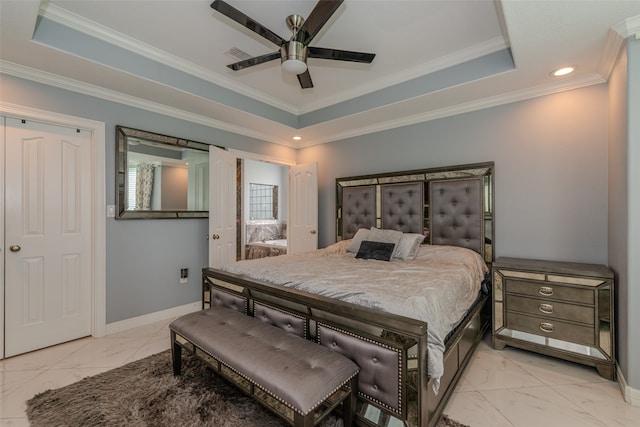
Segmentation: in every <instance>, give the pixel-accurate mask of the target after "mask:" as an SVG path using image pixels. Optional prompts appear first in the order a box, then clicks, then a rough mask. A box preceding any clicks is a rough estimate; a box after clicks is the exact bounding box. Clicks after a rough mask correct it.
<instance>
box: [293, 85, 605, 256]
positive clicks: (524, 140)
mask: <svg viewBox="0 0 640 427" xmlns="http://www.w3.org/2000/svg"><path fill="white" fill-rule="evenodd" d="M490 160H493V161H495V163H496V175H495V198H496V200H495V203H496V206H495V218H496V230H495V238H496V246H495V254H496V256H501V255H507V256H520V257H529V258H541V259H555V260H569V261H580V262H595V263H607V86H606V85H597V86H591V87H588V88H584V89H580V90H574V91H568V92H562V93H559V94H555V95H550V96H545V97H540V98H536V99H532V100H528V101H523V102H518V103H514V104H510V105H505V106H500V107H495V108H490V109H485V110H482V111H476V112H472V113H467V114H461V115H458V116H455V117H448V118H443V119H438V120H434V121H430V122H427V123H421V124H416V125H412V126H407V127H403V128H399V129H395V130H389V131H385V132H379V133H376V134H372V135H366V136H362V137H357V138H351V139H348V140H343V141H339V142H335V143H331V144H324V145H319V146H314V147H309V148H305V149H302V150H300V152H299V156H298V161H299V162H301V163H307V162H312V161H318V164H319V187H320V188H319V197H320V200H319V202H320V203H319V206H320V212H319V221H320V224H319V232H320V235H319V238H320V246H326V245H327V244H329V243H331V242H333V241H334V240H335V221H334V219H333V218H334V216H335V212H334V209H335V200H334V199H335V179H336V178H338V177H342V176H353V175H360V174H368V173H378V172H387V171H397V170H407V169H418V168H425V167H432V166H446V165H455V164H464V163H476V162H482V161H490Z"/></svg>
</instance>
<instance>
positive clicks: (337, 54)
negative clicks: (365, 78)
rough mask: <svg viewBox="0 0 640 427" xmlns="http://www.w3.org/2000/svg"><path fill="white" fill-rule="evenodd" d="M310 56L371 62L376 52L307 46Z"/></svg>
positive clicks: (308, 55)
mask: <svg viewBox="0 0 640 427" xmlns="http://www.w3.org/2000/svg"><path fill="white" fill-rule="evenodd" d="M307 57H308V58H320V59H333V60H336V61H349V62H364V63H367V64H371V62H372V61H373V58H375V57H376V54H375V53H364V52H351V51H348V50H339V49H325V48H323V47H312V46H309V47H307Z"/></svg>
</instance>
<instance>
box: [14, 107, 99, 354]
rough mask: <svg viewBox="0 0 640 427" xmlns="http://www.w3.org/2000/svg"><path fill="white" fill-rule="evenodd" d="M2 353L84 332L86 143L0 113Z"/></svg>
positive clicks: (88, 271) (88, 218)
mask: <svg viewBox="0 0 640 427" xmlns="http://www.w3.org/2000/svg"><path fill="white" fill-rule="evenodd" d="M5 129H6V130H5V132H6V134H5V145H6V148H5V149H6V156H5V240H4V243H5V245H4V251H5V357H10V356H13V355H16V354H20V353H24V352H28V351H31V350H36V349H39V348H43V347H47V346H50V345H54V344H58V343H61V342H65V341H69V340H73V339H76V338H80V337H84V336H88V335H91V313H92V308H91V302H92V295H91V288H92V262H93V261H92V256H91V255H92V248H91V242H92V228H93V224H92V215H93V213H92V192H91V185H92V171H91V150H92V140H91V134H90V132H88V131H77V130H76V129H71V128H67V127H59V126H53V125H48V124H43V123H38V122H33V121H26V122H24V121H21V120H18V119H13V118H7V119H6V128H5Z"/></svg>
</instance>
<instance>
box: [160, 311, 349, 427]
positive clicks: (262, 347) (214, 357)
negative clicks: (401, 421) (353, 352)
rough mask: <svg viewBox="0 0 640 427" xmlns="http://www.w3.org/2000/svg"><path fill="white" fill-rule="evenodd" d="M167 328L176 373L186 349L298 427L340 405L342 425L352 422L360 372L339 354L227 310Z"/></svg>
mask: <svg viewBox="0 0 640 427" xmlns="http://www.w3.org/2000/svg"><path fill="white" fill-rule="evenodd" d="M169 328H170V330H171V351H172V357H173V372H174V375H179V374H180V369H181V349H182V348H185V349H187V350H189V351H191V352H193V353H194V354H195V355H197V356H198V357H200V358H201V359H203V360H205V361H207V362H208V363H209V364H210V365H211V366H212V367H214V368H215V369H216V371H217V372H218V373H219V374H221V375H222V376H224V377H225V378H227V379H229V380H231V381H233V382H234V383H235V384H236V385H238V386H239V387H240V389H241V390H243V391H244V392H245V393H247V394H249V395H252V396H253V397H254V398H256V400H257V401H258V402H260V403H261V404H263V405H265V406H267V407H268V408H270V409H271V410H272V411H273V412H274V413H276V414H277V415H279V416H281V417H282V418H283V419H285V420H286V421H288V422H289V423H290V424H292V425H294V426H296V427H310V426H313V425H316V424H317V423H318V422H319V421H320V420H321V419H322V418H324V417H325V416H326V415H327V414H328V413H329V412H331V410H333V409H334V408H336V407H338V406H339V405H340V404H342V413H343V420H344V425H345V426H351V425H352V424H353V420H354V418H355V403H356V393H357V379H356V377H357V374H358V371H359V368H358V366H357V365H356V364H355V363H353V362H352V361H351V360H349V359H347V358H346V357H344V356H342V355H340V354H339V353H337V352H334V351H332V350H330V349H328V348H326V347H324V346H322V345H319V344H316V343H314V342H312V341H309V340H307V339H305V338H302V337H299V336H297V335H294V334H291V333H289V332H287V331H286V330H284V329H282V328H280V327H277V326H273V325H271V324H269V323H265V322H263V321H262V320H259V319H257V318H255V317H252V316H250V315H246V314H243V313H241V312H239V311H236V310H233V309H230V308H225V307H223V306H216V307H213V308H209V309H206V310H202V311H199V312H195V313H191V314H187V315H185V316H182V317H180V318H178V319H176V320H174V321H173V322H172V323H171V324H170V325H169ZM278 402H279V403H280V404H278ZM274 403H276V404H275V405H274ZM283 405H284V406H285V408H283V407H282V406H283ZM287 408H289V410H286V409H287Z"/></svg>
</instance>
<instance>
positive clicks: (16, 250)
mask: <svg viewBox="0 0 640 427" xmlns="http://www.w3.org/2000/svg"><path fill="white" fill-rule="evenodd" d="M20 249H22V248H21V247H20V246H18V245H11V246H9V250H10V251H11V252H18V251H20Z"/></svg>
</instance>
